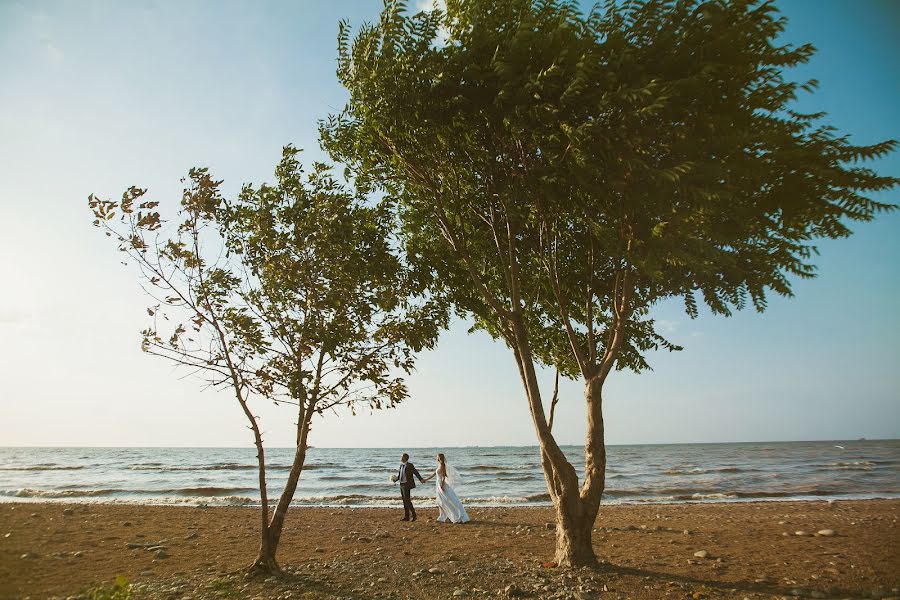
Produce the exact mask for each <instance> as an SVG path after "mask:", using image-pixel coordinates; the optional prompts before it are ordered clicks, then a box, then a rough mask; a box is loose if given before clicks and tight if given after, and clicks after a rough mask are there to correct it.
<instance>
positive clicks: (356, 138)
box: [320, 0, 898, 566]
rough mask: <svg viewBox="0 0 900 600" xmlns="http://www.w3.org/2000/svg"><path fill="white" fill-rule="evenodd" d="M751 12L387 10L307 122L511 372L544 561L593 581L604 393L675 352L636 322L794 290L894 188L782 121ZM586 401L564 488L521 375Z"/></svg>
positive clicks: (773, 29) (360, 39) (822, 134)
mask: <svg viewBox="0 0 900 600" xmlns="http://www.w3.org/2000/svg"><path fill="white" fill-rule="evenodd" d="M784 26H785V20H784V18H782V17H780V16H779V15H778V14H777V11H776V10H775V8H774V6H773V5H772V4H771V3H770V2H757V1H750V0H740V1H737V2H726V1H724V0H721V1H712V2H700V1H698V0H682V1H662V0H647V1H642V2H625V3H621V5H620V3H616V2H613V1H609V2H606V4H605V5H604V6H603V7H602V8H600V7H595V8H594V9H592V10H591V11H590V12H589V13H587V14H583V13H581V12H580V11H579V9H578V7H577V6H576V4H575V3H574V2H559V1H555V0H448V2H447V10H446V13H443V12H441V11H439V10H432V11H428V12H421V13H418V14H415V15H408V14H407V13H406V12H405V10H404V7H403V4H402V3H400V2H386V4H385V9H384V11H383V12H382V14H381V18H380V20H379V22H378V23H376V24H365V25H363V26H362V27H361V28H360V29H359V32H358V33H357V34H356V37H355V38H354V39H353V40H352V41H351V39H350V33H349V26H348V25H347V23H346V22H343V23H341V26H340V33H339V37H338V70H337V74H338V77H339V79H340V81H341V83H342V84H343V85H344V86H345V87H346V88H347V90H348V91H349V93H350V99H349V101H348V103H347V105H346V107H345V108H344V109H343V111H342V112H340V113H339V114H337V115H332V116H330V117H329V118H328V119H327V120H326V121H324V122H323V123H321V126H320V130H321V135H322V139H323V144H324V145H325V147H326V148H327V149H328V150H329V152H330V153H331V156H332V158H333V159H335V160H338V161H341V162H343V163H344V164H346V165H348V169H349V170H350V172H351V173H352V175H353V176H354V177H355V178H356V183H357V185H359V186H361V187H362V188H364V189H368V188H372V189H376V188H381V189H384V190H386V191H387V193H388V194H389V195H391V196H393V197H396V198H397V199H398V207H399V214H400V217H401V220H402V237H403V240H404V246H405V251H406V252H407V255H408V256H409V259H410V261H411V262H412V263H413V264H414V265H416V266H418V268H420V269H422V270H423V271H427V272H428V273H429V274H430V276H431V281H432V285H433V286H435V288H436V289H438V288H439V289H442V290H443V291H444V292H445V293H447V294H448V295H449V297H450V298H451V299H452V301H453V303H454V304H455V306H456V307H457V310H459V311H461V312H463V313H465V314H468V315H470V316H471V318H472V319H473V320H474V322H475V324H476V327H479V328H481V329H484V330H486V331H487V332H488V333H490V334H491V335H492V336H493V337H495V338H499V339H501V340H503V341H504V342H505V343H506V345H507V346H508V347H509V348H510V349H511V350H512V352H513V355H514V358H515V361H516V365H517V367H518V369H519V374H520V376H521V380H522V384H523V386H524V389H525V395H526V398H527V402H528V408H529V411H530V413H531V416H532V420H533V424H534V428H535V432H536V434H537V438H538V441H539V443H540V453H541V464H542V467H543V471H544V475H545V479H546V482H547V487H548V490H549V492H550V497H551V499H552V501H553V504H554V507H555V510H556V516H557V525H558V526H557V529H556V531H557V539H556V542H557V543H556V560H557V561H558V562H559V564H560V565H571V566H578V565H593V564H595V563H596V556H595V554H594V550H593V547H592V541H591V531H592V528H593V525H594V522H595V520H596V517H597V514H598V510H599V505H600V501H601V498H602V494H603V491H604V488H605V467H606V452H605V446H604V426H603V412H602V395H603V394H602V392H603V386H604V383H605V381H606V380H607V377H608V376H609V374H610V373H611V372H612V371H613V369H630V370H633V371H637V372H639V371H642V370H645V369H647V368H649V365H648V363H647V360H646V355H647V353H648V351H650V350H655V349H667V350H677V349H680V348H678V347H677V346H675V345H673V344H672V343H670V342H669V341H667V340H666V339H664V338H663V337H662V336H661V335H660V333H659V332H658V331H657V328H656V326H655V324H654V321H653V319H652V318H651V316H650V311H651V309H652V307H653V306H654V305H655V304H657V303H658V302H660V301H661V300H663V299H666V298H672V297H680V298H683V300H684V304H685V309H686V311H687V314H688V315H690V316H691V317H696V316H697V314H698V310H699V308H698V304H699V303H700V302H701V301H702V302H703V303H705V304H706V305H707V306H708V307H709V309H710V310H711V311H712V312H713V313H716V314H721V315H730V314H731V311H732V310H734V309H743V308H744V307H745V306H746V305H748V304H750V305H752V306H753V307H754V308H755V309H756V310H758V311H763V310H764V309H765V307H766V297H767V294H769V293H772V292H774V293H776V294H779V295H783V296H789V295H790V294H791V281H792V278H796V277H800V278H808V277H813V276H814V275H815V272H814V269H815V267H814V265H813V263H812V258H813V256H814V254H815V252H816V247H815V241H816V240H817V239H819V238H842V237H846V236H848V235H850V233H851V232H850V229H849V227H848V223H849V222H851V221H868V220H870V219H872V218H873V217H874V215H875V214H876V213H878V212H879V211H885V210H889V209H892V208H894V206H893V205H889V204H886V203H882V202H878V201H876V200H874V199H872V198H871V197H870V196H871V194H872V193H873V192H879V191H884V190H888V189H890V188H892V187H894V186H896V185H897V183H898V179H896V178H893V177H885V176H880V175H878V174H877V173H875V172H874V171H872V170H871V169H868V168H863V167H860V166H857V165H855V164H854V163H856V162H857V161H861V160H867V159H872V158H875V157H879V156H882V155H884V154H886V153H888V152H890V151H892V150H893V149H894V148H895V147H896V142H894V141H892V140H891V141H885V142H881V143H877V144H874V145H869V146H858V145H854V144H852V143H850V141H849V138H848V137H847V136H845V135H840V134H838V133H837V132H836V130H835V129H833V128H832V127H829V126H827V125H822V124H820V119H821V117H822V116H823V115H822V114H800V113H797V112H794V111H792V110H791V109H790V106H791V103H792V101H793V100H794V99H795V96H796V94H797V93H798V92H799V91H800V90H807V91H808V90H812V89H813V88H814V87H815V85H816V82H815V81H809V82H805V83H796V82H792V81H789V80H788V79H786V75H785V70H786V69H788V68H790V67H793V66H795V65H798V64H801V63H804V62H806V61H807V60H808V59H809V57H810V56H811V55H812V53H813V48H812V47H811V46H809V45H803V46H799V47H793V46H789V45H779V44H778V43H777V41H776V38H777V36H778V35H779V34H780V33H781V32H782V31H783V29H784ZM540 365H545V366H553V367H556V368H557V369H559V371H560V372H561V373H562V374H563V375H564V376H566V377H569V378H573V379H580V380H581V381H582V382H583V384H584V398H585V408H586V420H587V431H588V433H587V440H586V443H585V447H584V454H585V470H584V473H583V479H582V480H581V481H579V479H580V478H579V474H578V473H577V472H576V470H575V468H574V467H573V466H572V465H571V464H570V463H569V461H568V460H567V458H566V456H565V455H564V453H563V451H562V450H561V449H560V447H559V445H558V444H557V442H556V440H555V438H554V436H553V432H552V429H551V426H552V413H553V409H554V408H555V400H556V397H555V394H554V398H553V402H552V403H551V408H550V416H549V418H548V415H547V411H546V409H545V406H544V403H543V400H542V395H541V390H540V387H539V384H538V372H537V367H538V366H540Z"/></svg>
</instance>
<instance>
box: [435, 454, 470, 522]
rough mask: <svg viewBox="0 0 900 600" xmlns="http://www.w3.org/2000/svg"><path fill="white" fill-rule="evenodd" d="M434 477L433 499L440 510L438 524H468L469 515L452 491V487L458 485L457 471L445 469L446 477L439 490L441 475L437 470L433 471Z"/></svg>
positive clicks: (449, 468)
mask: <svg viewBox="0 0 900 600" xmlns="http://www.w3.org/2000/svg"><path fill="white" fill-rule="evenodd" d="M434 475H435V479H436V486H435V487H436V488H437V489H436V490H435V499H436V500H437V505H438V509H439V510H440V514H439V515H438V518H437V520H438V522H440V523H445V522H447V521H450V522H451V523H468V522H469V520H470V519H469V514H468V513H467V512H466V507H465V506H463V503H462V502H461V501H460V499H459V496H457V495H456V491H455V490H454V489H453V486H454V485H456V486H458V485H459V484H460V478H459V471H457V470H456V469H455V468H454V467H450V466H448V467H447V477H445V478H443V483H444V486H443V489H441V475H440V473H438V470H435V472H434Z"/></svg>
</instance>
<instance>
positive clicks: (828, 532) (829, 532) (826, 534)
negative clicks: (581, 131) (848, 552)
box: [816, 529, 834, 537]
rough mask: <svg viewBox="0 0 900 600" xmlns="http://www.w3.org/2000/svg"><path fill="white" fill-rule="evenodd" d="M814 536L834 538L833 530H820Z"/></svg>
mask: <svg viewBox="0 0 900 600" xmlns="http://www.w3.org/2000/svg"><path fill="white" fill-rule="evenodd" d="M816 535H820V536H822V537H834V529H820V530H819V531H818V533H816Z"/></svg>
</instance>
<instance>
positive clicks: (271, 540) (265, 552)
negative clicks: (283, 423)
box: [250, 407, 312, 574]
mask: <svg viewBox="0 0 900 600" xmlns="http://www.w3.org/2000/svg"><path fill="white" fill-rule="evenodd" d="M311 415H312V408H311V407H310V408H305V407H304V410H301V413H300V420H299V421H298V426H297V429H298V431H297V448H296V449H295V451H294V462H293V463H292V464H291V471H290V473H288V478H287V482H286V483H285V484H284V490H282V492H281V496H280V497H279V498H278V504H277V506H276V507H275V512H274V513H273V514H272V520H271V522H267V523H266V525H265V529H264V531H263V534H262V540H261V542H260V545H259V552H258V553H257V556H256V560H254V561H253V564H252V565H251V566H250V572H251V573H253V574H277V573H281V567H280V566H279V565H278V561H276V560H275V555H276V553H277V552H278V544H279V542H280V541H281V532H282V531H283V530H284V521H285V517H287V511H288V509H289V508H290V506H291V501H292V500H293V499H294V493H295V492H296V491H297V485H298V483H299V482H300V474H301V473H302V472H303V465H304V464H305V462H306V442H307V439H308V437H309V419H310V417H311ZM265 511H266V513H265V514H266V515H268V507H265Z"/></svg>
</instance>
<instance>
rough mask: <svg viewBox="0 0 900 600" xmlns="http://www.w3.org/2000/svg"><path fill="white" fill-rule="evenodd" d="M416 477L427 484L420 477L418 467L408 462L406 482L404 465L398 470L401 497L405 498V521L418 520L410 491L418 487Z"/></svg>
mask: <svg viewBox="0 0 900 600" xmlns="http://www.w3.org/2000/svg"><path fill="white" fill-rule="evenodd" d="M416 477H418V478H419V481H421V482H422V483H425V482H424V481H423V480H422V476H421V475H419V471H418V470H417V469H416V466H415V465H414V464H412V463H411V462H409V461H407V462H406V473H405V481H404V473H403V464H401V465H400V468H399V469H397V478H398V479H397V481H399V482H400V497H401V498H403V513H404V515H405V517H404V518H405V519H409V518H412V519H413V520H415V518H416V509H415V507H413V503H412V497H411V496H410V491H411V490H412V489H413V488H414V487H416V479H415V478H416Z"/></svg>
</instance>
